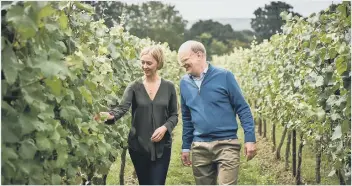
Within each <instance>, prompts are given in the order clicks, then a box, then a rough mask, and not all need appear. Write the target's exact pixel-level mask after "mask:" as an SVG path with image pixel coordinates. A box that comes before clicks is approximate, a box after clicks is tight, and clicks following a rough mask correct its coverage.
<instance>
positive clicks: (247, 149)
mask: <svg viewBox="0 0 352 186" xmlns="http://www.w3.org/2000/svg"><path fill="white" fill-rule="evenodd" d="M244 155H245V156H246V157H247V161H249V160H251V159H252V158H254V156H255V155H256V149H255V143H254V142H247V143H245V144H244Z"/></svg>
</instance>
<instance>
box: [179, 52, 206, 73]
mask: <svg viewBox="0 0 352 186" xmlns="http://www.w3.org/2000/svg"><path fill="white" fill-rule="evenodd" d="M202 55H203V54H202V53H201V52H197V53H194V52H193V51H191V50H186V51H182V52H180V53H179V55H178V56H179V63H180V65H181V66H182V67H183V68H185V70H186V72H187V73H188V74H191V75H193V76H196V75H197V74H199V73H201V72H199V70H200V69H201V59H202Z"/></svg>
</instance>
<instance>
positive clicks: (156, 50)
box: [140, 45, 165, 70]
mask: <svg viewBox="0 0 352 186" xmlns="http://www.w3.org/2000/svg"><path fill="white" fill-rule="evenodd" d="M148 54H150V55H151V56H152V57H153V58H154V59H155V60H156V62H157V63H158V70H160V69H161V68H163V66H164V58H165V57H164V52H163V49H162V48H161V47H160V46H159V45H154V46H149V47H145V48H143V50H142V51H141V54H140V57H142V56H144V55H148Z"/></svg>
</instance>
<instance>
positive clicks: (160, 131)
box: [151, 126, 167, 142]
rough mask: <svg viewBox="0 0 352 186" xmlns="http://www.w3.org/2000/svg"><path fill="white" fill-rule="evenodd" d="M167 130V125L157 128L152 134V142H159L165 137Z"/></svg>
mask: <svg viewBox="0 0 352 186" xmlns="http://www.w3.org/2000/svg"><path fill="white" fill-rule="evenodd" d="M166 131H167V128H166V127H165V126H161V127H159V128H157V129H156V130H155V131H154V134H153V135H152V138H151V140H152V142H159V141H160V140H161V139H163V137H164V135H165V132H166Z"/></svg>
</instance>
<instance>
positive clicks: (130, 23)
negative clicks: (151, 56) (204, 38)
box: [85, 1, 187, 50]
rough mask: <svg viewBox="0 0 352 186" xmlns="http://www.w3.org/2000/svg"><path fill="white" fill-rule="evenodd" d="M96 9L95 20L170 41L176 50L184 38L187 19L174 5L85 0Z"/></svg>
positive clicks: (138, 35) (156, 2)
mask: <svg viewBox="0 0 352 186" xmlns="http://www.w3.org/2000/svg"><path fill="white" fill-rule="evenodd" d="M85 3H88V4H90V5H92V6H93V7H94V8H95V19H96V20H97V19H104V21H105V24H106V25H107V26H108V27H112V26H114V25H116V24H120V23H121V16H122V15H124V21H125V22H124V27H125V28H126V30H127V31H129V32H130V33H131V34H132V35H135V36H137V37H140V38H146V37H149V38H150V39H152V40H154V41H158V42H167V43H169V46H170V48H171V49H173V50H175V49H177V48H178V47H179V46H180V45H181V44H182V42H183V41H184V32H185V28H186V24H187V21H186V20H184V19H183V18H182V16H181V15H180V14H179V12H178V11H177V10H175V7H174V6H171V5H167V4H163V3H161V2H159V1H149V2H145V3H142V4H140V5H135V4H132V5H128V4H126V3H122V2H119V1H97V2H94V1H89V2H85Z"/></svg>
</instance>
